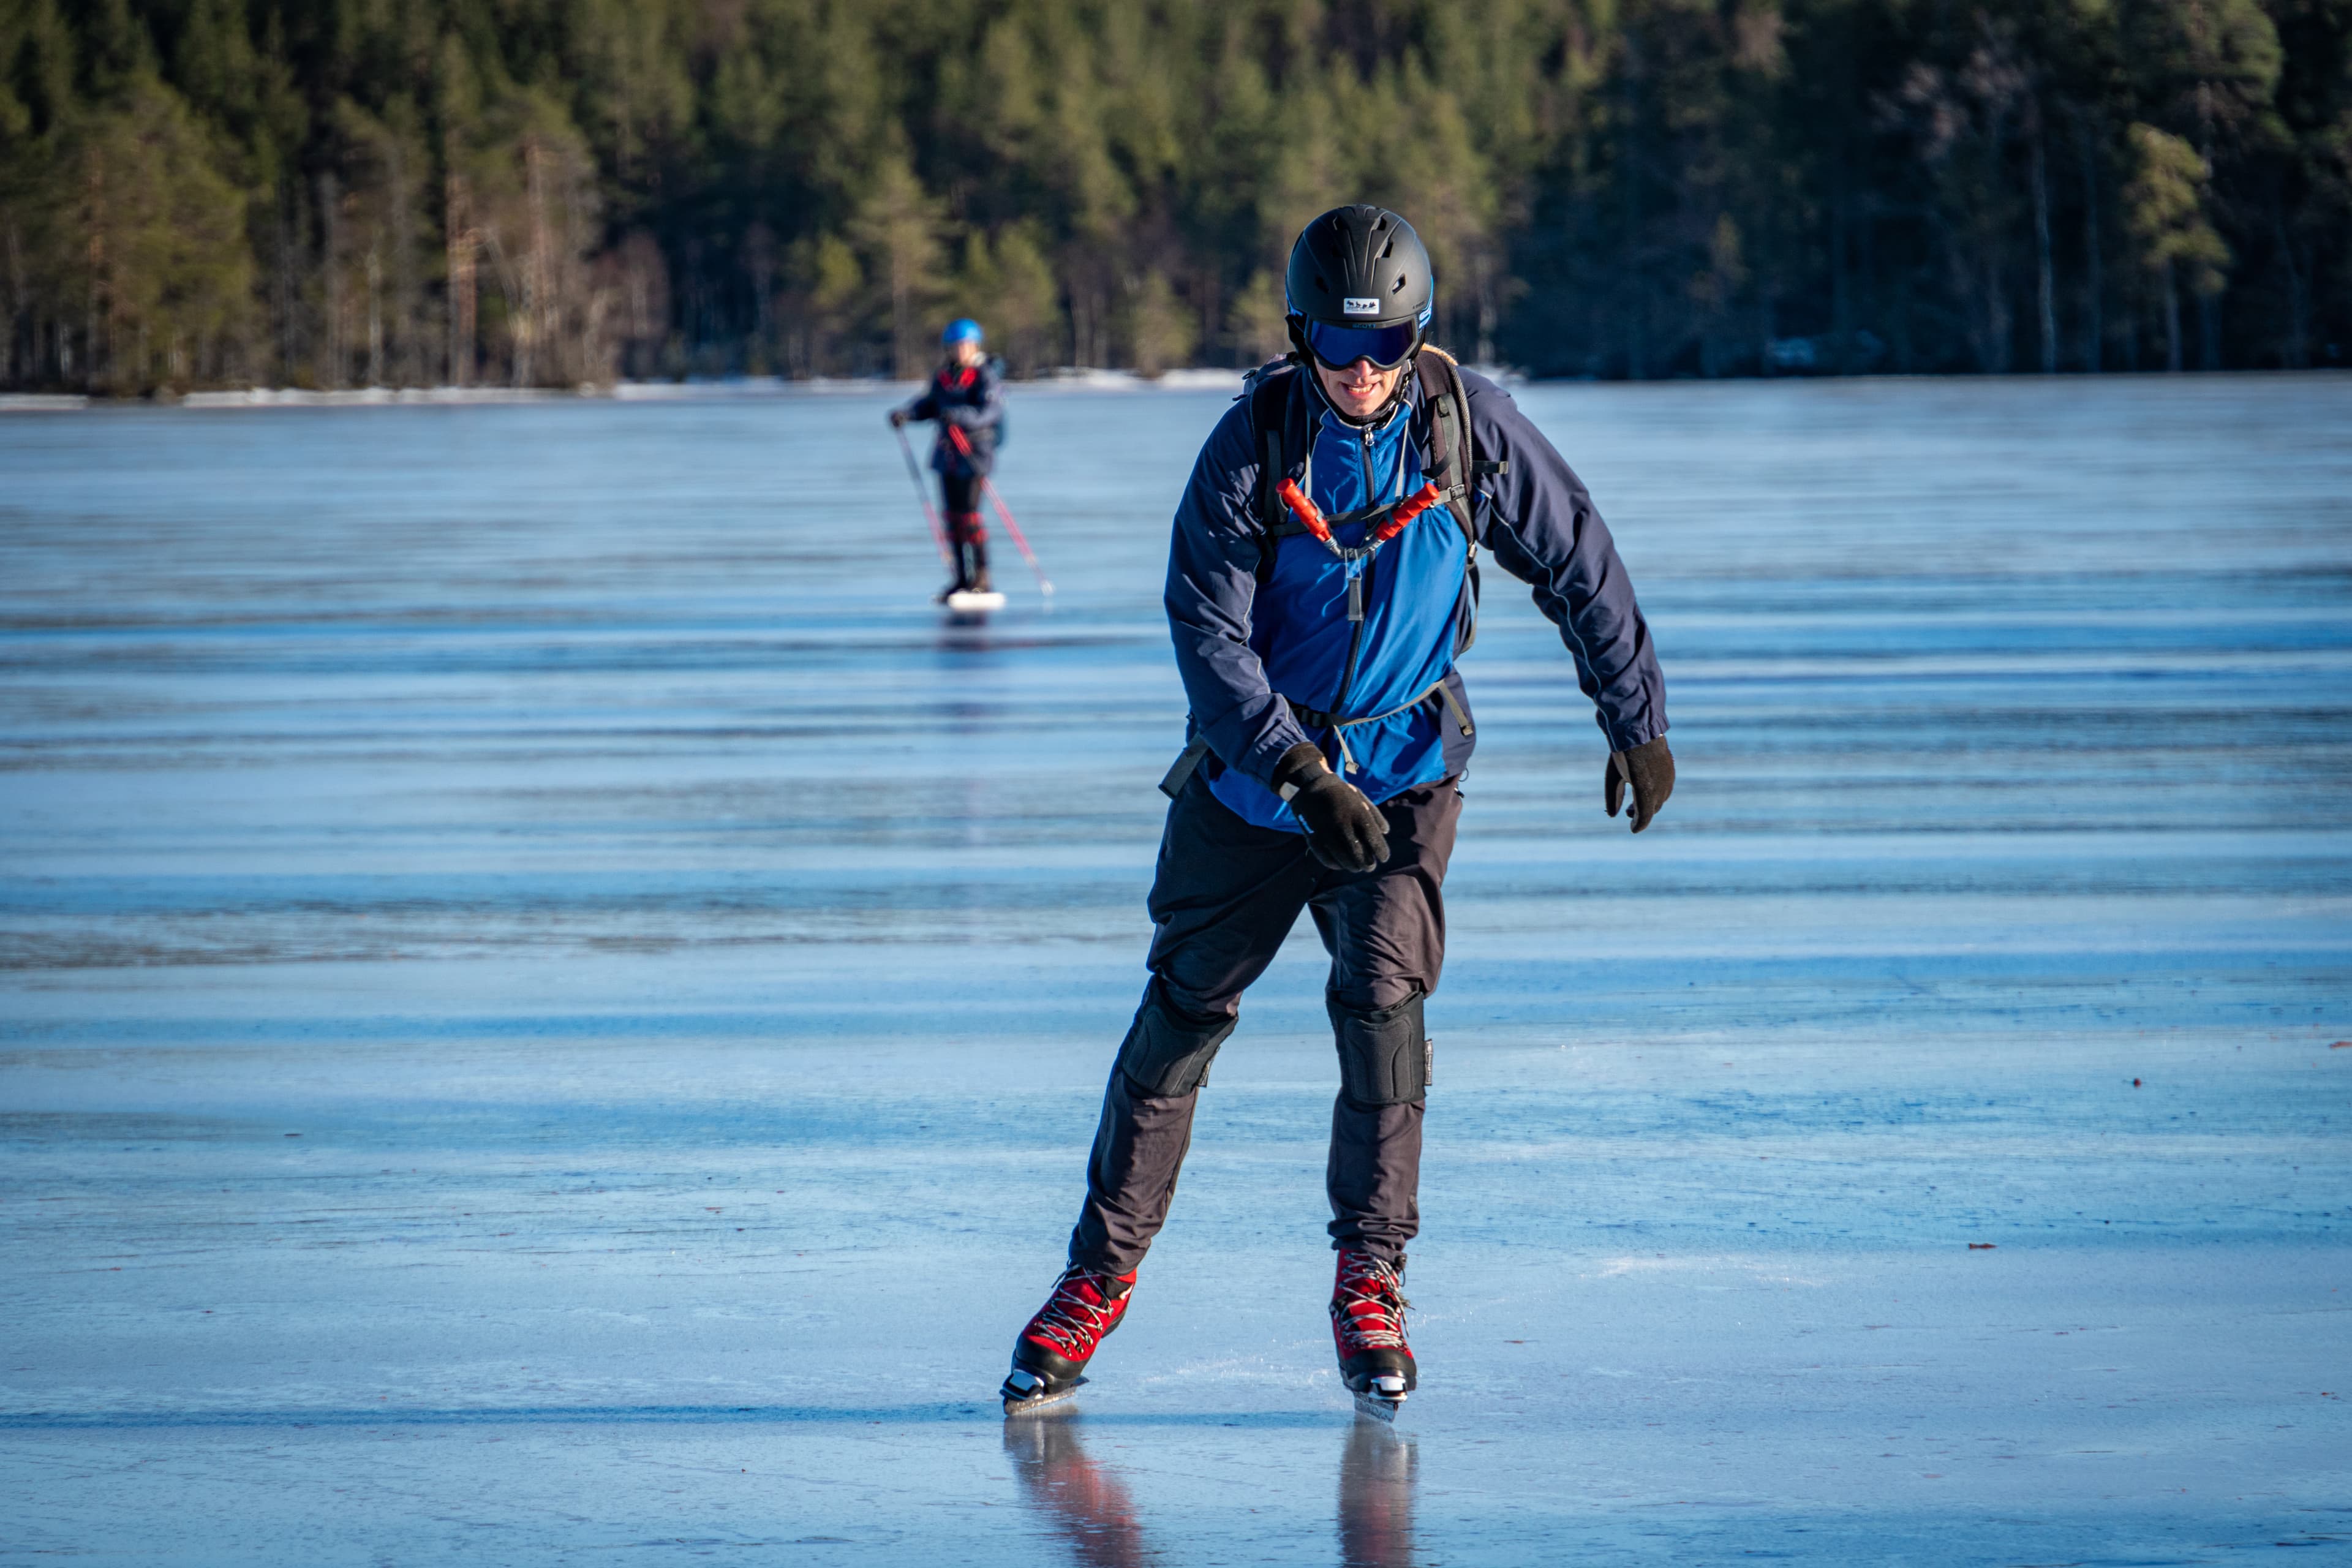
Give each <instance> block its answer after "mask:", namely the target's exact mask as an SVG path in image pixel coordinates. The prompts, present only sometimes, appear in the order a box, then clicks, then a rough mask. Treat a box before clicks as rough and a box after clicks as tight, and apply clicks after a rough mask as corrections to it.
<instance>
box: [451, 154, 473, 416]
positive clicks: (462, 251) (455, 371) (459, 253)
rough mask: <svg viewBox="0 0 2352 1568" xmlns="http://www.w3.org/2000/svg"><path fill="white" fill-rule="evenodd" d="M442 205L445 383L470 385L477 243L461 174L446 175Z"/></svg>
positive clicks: (471, 210) (471, 377)
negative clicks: (446, 336)
mask: <svg viewBox="0 0 2352 1568" xmlns="http://www.w3.org/2000/svg"><path fill="white" fill-rule="evenodd" d="M442 203H443V210H444V214H445V216H444V217H443V220H442V235H443V238H444V241H445V243H446V246H447V248H448V253H449V384H450V385H452V386H470V385H472V384H473V381H474V334H475V327H474V310H475V296H474V254H475V250H476V248H477V247H478V244H479V241H478V237H477V236H476V235H475V233H474V212H473V203H472V201H471V200H470V199H469V198H468V196H467V190H466V177H465V176H464V175H463V174H451V175H450V176H449V178H448V180H447V182H446V184H445V186H444V187H443V194H442Z"/></svg>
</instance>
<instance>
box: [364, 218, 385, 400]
mask: <svg viewBox="0 0 2352 1568" xmlns="http://www.w3.org/2000/svg"><path fill="white" fill-rule="evenodd" d="M367 342H368V358H367V384H368V385H370V386H382V385H383V245H382V244H381V243H379V242H378V240H377V237H375V236H374V235H373V234H370V235H369V237H368V250H367Z"/></svg>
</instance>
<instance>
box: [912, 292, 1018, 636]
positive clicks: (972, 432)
mask: <svg viewBox="0 0 2352 1568" xmlns="http://www.w3.org/2000/svg"><path fill="white" fill-rule="evenodd" d="M981 344H982V334H981V330H980V323H979V322H978V321H973V320H972V319H971V317H969V316H959V317H958V318H956V319H955V320H954V321H950V322H949V323H948V325H947V330H946V331H943V332H941V333H940V347H941V348H942V349H944V350H945V351H946V362H945V363H942V364H941V365H940V368H939V369H938V370H937V371H935V372H934V373H932V375H931V384H930V385H929V386H927V387H925V388H924V389H923V395H921V396H920V397H918V398H916V399H915V400H914V401H913V402H912V403H908V404H906V405H902V406H900V407H898V408H893V409H892V410H890V423H891V425H892V426H901V425H904V424H906V423H907V422H908V420H910V419H912V420H924V419H930V420H936V421H938V423H939V426H940V433H939V437H938V439H936V440H934V441H933V442H932V443H931V468H933V470H934V471H936V472H937V473H938V474H939V476H940V510H941V511H943V512H945V513H946V514H947V527H948V547H949V549H950V550H951V551H952V552H954V557H955V559H954V562H953V563H952V564H953V565H954V568H955V581H954V582H952V583H950V584H948V585H947V586H946V587H944V588H942V589H940V592H939V598H940V602H941V603H942V604H944V603H945V602H946V601H947V598H948V595H950V594H992V593H994V592H995V591H996V590H995V589H994V588H992V587H991V586H990V584H989V581H988V529H987V527H986V526H985V525H984V524H983V523H982V521H981V520H980V491H981V484H982V480H984V479H987V478H988V474H989V470H990V469H991V468H993V467H994V466H995V462H996V439H997V430H998V427H999V426H1001V425H1002V424H1003V420H1004V362H1003V360H1001V359H998V358H997V357H995V356H994V355H993V354H991V353H989V352H988V351H987V350H986V349H985V348H982V346H981ZM958 431H960V432H961V433H962V436H963V439H962V441H961V442H959V441H957V439H956V437H955V436H954V434H952V433H951V432H958Z"/></svg>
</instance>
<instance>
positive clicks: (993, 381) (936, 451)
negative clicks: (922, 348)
mask: <svg viewBox="0 0 2352 1568" xmlns="http://www.w3.org/2000/svg"><path fill="white" fill-rule="evenodd" d="M900 412H901V413H903V414H905V415H906V416H907V417H908V418H909V419H936V420H938V421H939V422H940V434H939V438H938V439H937V440H934V441H933V442H932V443H931V467H932V468H933V469H935V470H936V471H938V472H940V473H942V474H953V475H955V476H956V477H957V478H959V479H971V478H976V477H981V476H984V475H986V474H987V473H988V472H989V471H990V470H991V469H992V468H994V467H995V466H996V431H997V426H999V425H1001V424H1002V423H1003V420H1004V362H1003V360H1001V359H997V358H995V357H994V356H991V357H989V358H987V359H984V360H982V361H981V362H980V363H978V364H976V365H969V366H961V367H959V366H956V365H941V366H940V368H939V369H938V370H937V371H934V372H933V373H932V374H931V384H929V386H927V387H925V388H924V389H923V395H921V396H920V397H918V398H916V399H915V400H914V401H913V402H912V403H909V404H908V405H905V406H904V407H903V408H902V409H901V410H900ZM950 426H954V427H955V428H956V429H959V430H961V431H962V432H963V436H964V440H965V441H966V442H967V443H969V444H970V446H971V457H969V458H967V457H965V456H964V454H963V453H961V452H960V451H958V450H957V449H956V445H955V438H954V437H951V436H950V435H949V434H948V429H949V427H950Z"/></svg>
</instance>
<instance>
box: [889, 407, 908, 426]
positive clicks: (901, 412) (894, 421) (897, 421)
mask: <svg viewBox="0 0 2352 1568" xmlns="http://www.w3.org/2000/svg"><path fill="white" fill-rule="evenodd" d="M906 423H907V411H906V410H905V409H903V408H893V409H892V410H890V428H891V429H893V430H896V429H898V428H899V427H900V426H903V425H905V424H906Z"/></svg>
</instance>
